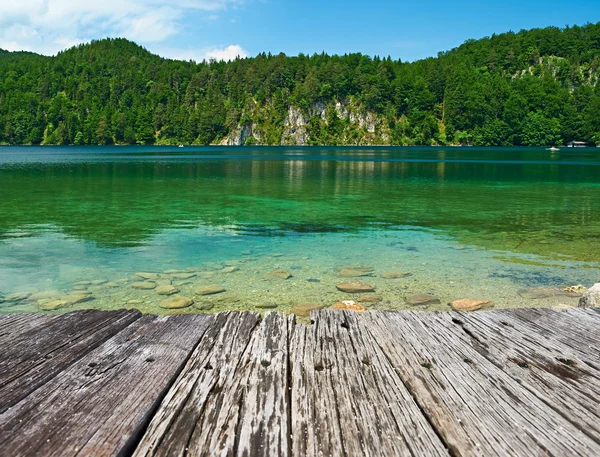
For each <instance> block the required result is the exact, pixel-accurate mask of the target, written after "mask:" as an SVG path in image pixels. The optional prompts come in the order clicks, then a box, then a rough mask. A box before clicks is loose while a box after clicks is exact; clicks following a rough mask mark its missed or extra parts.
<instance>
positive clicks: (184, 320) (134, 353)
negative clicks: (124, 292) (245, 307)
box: [0, 316, 213, 457]
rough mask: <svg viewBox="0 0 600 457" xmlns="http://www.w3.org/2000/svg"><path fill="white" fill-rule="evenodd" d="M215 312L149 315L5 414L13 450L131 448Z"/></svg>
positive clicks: (0, 438)
mask: <svg viewBox="0 0 600 457" xmlns="http://www.w3.org/2000/svg"><path fill="white" fill-rule="evenodd" d="M212 320H213V318H212V316H171V317H155V316H145V317H143V318H141V319H139V320H137V321H135V322H133V323H132V324H131V325H129V326H128V327H126V328H125V329H124V330H123V331H121V332H120V333H118V334H117V335H115V336H114V337H113V338H111V339H109V340H107V341H106V342H104V343H103V344H102V345H101V346H99V347H97V348H96V349H95V350H93V351H91V352H89V353H88V354H86V355H85V356H84V357H82V358H81V359H80V360H78V361H77V362H76V363H74V364H72V365H71V366H70V367H68V368H67V369H66V370H65V371H63V372H62V373H60V374H59V375H57V376H56V377H55V378H54V379H52V380H51V381H49V382H47V383H46V384H44V385H43V386H42V387H40V388H38V389H37V390H36V391H34V392H32V393H31V394H30V395H29V396H28V397H26V398H25V399H23V400H22V401H21V402H19V403H17V404H16V405H15V406H13V407H12V408H10V409H9V410H7V411H6V412H4V413H3V414H1V415H0V449H2V454H3V455H10V456H14V457H17V456H57V457H58V456H60V457H67V456H75V455H93V456H98V457H101V456H111V455H127V454H128V453H130V451H131V449H132V447H133V446H134V445H135V444H136V442H137V440H138V439H139V435H140V434H141V432H142V430H143V429H144V428H145V427H146V426H147V423H148V422H149V420H150V418H151V416H152V414H153V412H154V410H155V408H156V407H157V405H158V403H159V402H160V399H161V398H162V396H163V395H164V393H165V392H166V390H167V389H168V388H169V387H170V385H171V384H172V382H173V380H174V379H175V378H176V376H177V374H178V373H179V371H180V369H181V368H182V367H183V365H184V364H185V362H186V360H187V358H188V356H189V354H190V353H191V351H192V350H193V348H194V347H195V345H196V344H197V342H198V341H199V340H200V338H201V337H202V335H203V333H204V331H205V330H206V328H207V327H208V326H209V324H210V323H211V322H212Z"/></svg>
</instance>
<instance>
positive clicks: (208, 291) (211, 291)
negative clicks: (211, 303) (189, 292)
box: [196, 284, 225, 295]
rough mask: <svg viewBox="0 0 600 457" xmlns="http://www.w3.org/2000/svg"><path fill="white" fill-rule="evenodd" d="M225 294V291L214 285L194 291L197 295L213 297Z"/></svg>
mask: <svg viewBox="0 0 600 457" xmlns="http://www.w3.org/2000/svg"><path fill="white" fill-rule="evenodd" d="M223 292H225V289H224V288H223V287H221V286H218V285H216V284H211V285H210V286H204V287H201V288H200V289H198V290H197V291H196V294H198V295H215V294H220V293H223Z"/></svg>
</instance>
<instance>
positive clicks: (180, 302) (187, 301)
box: [158, 296, 194, 309]
mask: <svg viewBox="0 0 600 457" xmlns="http://www.w3.org/2000/svg"><path fill="white" fill-rule="evenodd" d="M193 303H194V300H192V299H191V298H187V297H181V296H179V297H171V298H167V299H165V300H163V301H161V302H160V303H159V304H158V306H160V307H161V308H165V309H181V308H187V307H188V306H191V305H192V304H193Z"/></svg>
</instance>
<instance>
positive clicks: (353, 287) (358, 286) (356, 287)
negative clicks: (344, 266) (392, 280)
mask: <svg viewBox="0 0 600 457" xmlns="http://www.w3.org/2000/svg"><path fill="white" fill-rule="evenodd" d="M336 287H337V288H338V290H341V291H342V292H347V293H349V294H360V293H365V292H375V289H374V288H373V286H371V285H370V284H367V283H364V282H360V281H348V282H343V283H341V284H338V285H337V286H336Z"/></svg>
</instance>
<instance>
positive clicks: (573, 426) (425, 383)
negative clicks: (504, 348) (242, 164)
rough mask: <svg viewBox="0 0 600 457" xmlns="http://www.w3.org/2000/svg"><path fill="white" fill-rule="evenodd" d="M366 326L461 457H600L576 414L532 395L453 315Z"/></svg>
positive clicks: (376, 319)
mask: <svg viewBox="0 0 600 457" xmlns="http://www.w3.org/2000/svg"><path fill="white" fill-rule="evenodd" d="M361 319H364V321H365V323H366V327H367V328H368V330H369V332H370V333H371V334H372V335H373V336H374V338H375V340H376V341H377V342H378V344H379V345H380V346H381V347H382V349H383V350H384V351H385V353H386V355H387V356H388V357H389V359H390V360H391V361H392V363H393V364H394V367H395V368H396V369H397V370H398V372H399V373H400V376H401V377H402V379H403V380H404V382H405V383H406V385H407V386H409V388H410V389H411V391H412V393H413V395H414V396H415V398H416V400H417V402H418V403H419V405H420V406H421V408H422V410H423V411H424V412H425V413H426V414H427V416H428V418H429V420H430V421H431V423H432V424H433V426H434V427H435V428H436V430H437V431H438V433H439V434H440V436H441V437H442V439H443V440H444V441H445V443H446V444H447V445H448V446H449V448H450V450H451V453H452V454H453V455H456V456H459V455H460V456H463V455H464V456H505V455H517V456H548V455H557V456H576V455H600V443H599V442H598V441H597V440H596V439H595V436H591V434H590V433H584V431H583V430H582V428H581V427H580V426H579V425H578V424H577V423H576V421H573V420H572V419H573V417H568V416H569V414H570V413H571V412H568V413H566V414H563V413H561V412H559V411H557V410H556V409H553V408H549V407H548V401H549V399H548V398H547V397H545V396H544V393H543V392H539V393H535V394H534V393H532V391H531V389H529V388H526V387H524V386H523V385H522V381H520V380H517V379H515V377H514V376H511V374H509V373H508V372H506V371H504V369H503V367H502V366H501V365H500V366H499V365H498V364H496V363H495V361H493V360H490V358H488V357H489V343H488V342H487V341H486V340H484V339H482V338H481V337H480V336H477V335H470V334H469V333H468V332H465V331H464V329H463V328H462V326H461V325H460V324H456V323H453V322H451V320H450V323H449V320H448V314H444V313H419V312H402V313H368V314H365V315H363V316H361ZM501 325H502V324H501ZM542 397H543V398H542ZM586 414H588V415H589V414H590V412H589V411H587V412H586ZM594 435H595V431H594Z"/></svg>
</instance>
